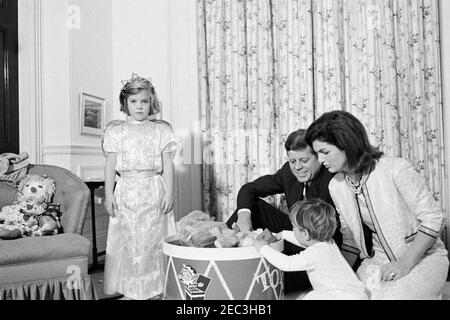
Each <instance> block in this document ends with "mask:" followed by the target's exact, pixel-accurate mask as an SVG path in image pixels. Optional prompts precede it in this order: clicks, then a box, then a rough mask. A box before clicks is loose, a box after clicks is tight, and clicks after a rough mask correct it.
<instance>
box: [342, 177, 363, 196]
mask: <svg viewBox="0 0 450 320" xmlns="http://www.w3.org/2000/svg"><path fill="white" fill-rule="evenodd" d="M344 175H345V180H346V181H347V185H348V187H349V188H350V190H352V191H353V193H354V194H357V195H358V194H361V193H362V187H363V185H364V184H365V183H366V180H367V176H368V175H367V173H366V172H365V171H364V172H363V174H362V175H361V179H359V181H358V182H355V181H353V179H352V178H351V177H350V175H348V174H346V173H345V174H344Z"/></svg>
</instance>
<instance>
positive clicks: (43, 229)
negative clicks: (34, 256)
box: [0, 174, 61, 239]
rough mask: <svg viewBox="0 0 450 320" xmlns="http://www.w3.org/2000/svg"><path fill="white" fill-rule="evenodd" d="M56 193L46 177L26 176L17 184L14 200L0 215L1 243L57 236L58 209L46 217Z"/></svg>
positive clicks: (52, 182)
mask: <svg viewBox="0 0 450 320" xmlns="http://www.w3.org/2000/svg"><path fill="white" fill-rule="evenodd" d="M55 189H56V186H55V182H54V180H53V179H50V178H49V177H47V176H45V175H44V176H39V175H34V174H28V175H26V176H25V177H24V178H23V179H22V180H21V181H20V182H19V185H18V193H17V195H16V199H17V200H16V201H15V202H14V203H13V204H12V205H9V206H5V207H3V208H2V211H1V212H0V239H15V238H20V237H23V236H40V235H44V234H56V233H58V231H59V230H61V224H60V220H59V215H58V212H59V208H58V209H56V212H55V208H53V211H51V210H50V212H49V213H47V207H48V204H49V203H50V201H51V199H52V197H53V194H54V193H55Z"/></svg>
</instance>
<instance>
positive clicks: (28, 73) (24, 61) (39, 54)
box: [18, 0, 44, 163]
mask: <svg viewBox="0 0 450 320" xmlns="http://www.w3.org/2000/svg"><path fill="white" fill-rule="evenodd" d="M18 4H19V8H18V19H19V33H18V37H19V130H20V138H19V139H20V150H21V151H27V152H28V153H29V154H30V160H31V161H32V162H34V163H42V162H43V155H42V152H41V144H42V140H43V117H42V114H43V106H44V94H43V89H44V82H43V75H42V71H43V69H44V68H43V50H44V34H43V23H44V16H43V9H42V0H19V3H18Z"/></svg>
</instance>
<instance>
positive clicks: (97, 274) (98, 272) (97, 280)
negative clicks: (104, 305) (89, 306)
mask: <svg viewBox="0 0 450 320" xmlns="http://www.w3.org/2000/svg"><path fill="white" fill-rule="evenodd" d="M98 264H99V266H98V268H97V269H95V270H91V271H90V272H89V275H90V276H91V278H92V281H93V282H94V285H95V290H96V291H97V297H98V299H99V300H119V299H121V298H122V297H123V296H122V295H121V294H114V295H106V294H105V293H104V292H103V265H104V258H103V257H99V258H98Z"/></svg>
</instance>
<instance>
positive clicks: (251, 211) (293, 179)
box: [227, 129, 342, 292]
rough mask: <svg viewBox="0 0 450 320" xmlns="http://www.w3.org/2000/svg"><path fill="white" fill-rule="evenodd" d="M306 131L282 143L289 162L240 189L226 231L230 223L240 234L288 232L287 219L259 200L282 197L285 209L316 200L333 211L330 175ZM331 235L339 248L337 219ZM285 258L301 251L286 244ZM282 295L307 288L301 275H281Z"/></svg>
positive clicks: (281, 213)
mask: <svg viewBox="0 0 450 320" xmlns="http://www.w3.org/2000/svg"><path fill="white" fill-rule="evenodd" d="M305 132H306V130H304V129H299V130H297V131H294V132H292V133H291V134H290V135H289V136H288V137H287V139H286V142H285V148H286V152H287V155H288V159H289V161H288V162H286V163H285V164H284V165H283V167H282V168H281V169H280V170H278V172H277V173H275V174H273V175H266V176H262V177H260V178H258V179H256V180H254V181H253V182H249V183H247V184H245V185H243V186H242V187H241V189H240V190H239V193H238V197H237V210H236V211H235V212H234V213H233V215H232V216H231V217H230V219H229V220H228V221H227V225H228V226H229V227H231V226H232V224H233V223H234V222H236V224H237V225H238V226H239V228H240V230H242V231H248V230H252V229H258V228H262V229H265V228H268V229H269V230H270V231H272V232H280V231H282V230H292V223H291V221H290V220H289V215H288V214H287V213H285V212H282V211H280V210H278V209H276V208H275V207H273V206H272V205H270V204H269V203H267V202H266V201H264V200H262V199H261V198H264V197H267V196H270V195H275V194H281V193H284V194H285V197H286V202H287V205H288V207H289V208H291V207H292V205H293V204H294V203H295V202H297V201H300V200H304V199H313V198H320V199H322V200H324V201H326V202H328V203H329V204H331V205H332V206H333V207H334V203H333V201H332V199H331V196H330V193H329V191H328V184H329V182H330V180H331V179H332V178H333V175H334V174H332V173H330V172H328V170H327V169H326V168H324V167H323V166H322V165H321V163H320V162H319V160H318V158H317V154H316V153H315V152H314V150H313V149H312V148H311V147H310V146H308V145H307V144H306V142H305V140H304V137H305ZM336 218H337V222H338V228H337V229H336V233H335V235H334V237H333V238H334V240H335V242H336V244H337V245H338V246H339V247H340V246H341V244H342V235H341V232H340V231H339V230H340V223H339V218H338V217H336ZM284 246H285V250H284V253H285V254H289V255H291V254H296V253H298V252H300V251H301V250H303V249H302V248H300V247H297V246H295V245H293V244H291V243H289V242H287V241H285V242H284ZM284 275H285V278H284V282H285V286H284V287H285V292H290V291H296V290H302V289H307V288H310V287H311V284H310V282H309V280H308V277H307V275H306V272H305V271H300V272H285V273H284Z"/></svg>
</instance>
